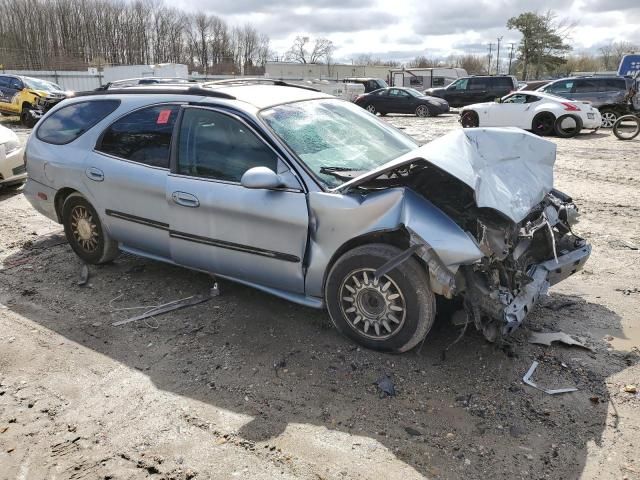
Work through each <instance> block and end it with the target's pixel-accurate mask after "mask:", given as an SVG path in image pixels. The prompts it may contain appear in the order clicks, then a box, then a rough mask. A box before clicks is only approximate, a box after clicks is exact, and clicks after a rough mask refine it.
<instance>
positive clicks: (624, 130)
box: [613, 115, 640, 140]
mask: <svg viewBox="0 0 640 480" xmlns="http://www.w3.org/2000/svg"><path fill="white" fill-rule="evenodd" d="M613 134H614V135H615V136H616V137H617V138H618V139H620V140H633V139H634V138H636V137H637V136H638V135H639V134H640V117H636V116H635V115H624V116H622V117H620V118H618V120H616V123H615V124H614V125H613Z"/></svg>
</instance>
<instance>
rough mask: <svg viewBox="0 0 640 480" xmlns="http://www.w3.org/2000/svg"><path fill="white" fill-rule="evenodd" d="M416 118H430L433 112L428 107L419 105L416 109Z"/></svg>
mask: <svg viewBox="0 0 640 480" xmlns="http://www.w3.org/2000/svg"><path fill="white" fill-rule="evenodd" d="M416 116H417V117H430V116H431V112H430V111H429V107H427V106H426V105H418V106H417V107H416Z"/></svg>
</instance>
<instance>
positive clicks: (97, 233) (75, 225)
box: [62, 193, 118, 264]
mask: <svg viewBox="0 0 640 480" xmlns="http://www.w3.org/2000/svg"><path fill="white" fill-rule="evenodd" d="M62 223H63V225H64V232H65V235H66V237H67V240H68V242H69V245H71V248H72V249H73V251H74V252H76V254H77V255H78V256H79V257H80V258H81V259H82V260H83V261H85V262H86V263H91V264H99V263H107V262H110V261H112V260H113V259H114V258H116V257H117V256H118V244H117V242H115V241H114V240H112V239H111V237H109V235H108V233H107V232H106V231H105V230H104V229H103V228H102V223H101V222H100V218H99V217H98V214H97V212H96V211H95V209H94V208H93V206H92V205H91V204H90V203H89V202H88V201H87V200H86V199H85V198H84V197H83V196H82V195H80V194H78V193H74V194H71V195H69V197H67V199H66V200H65V202H64V205H63V206H62Z"/></svg>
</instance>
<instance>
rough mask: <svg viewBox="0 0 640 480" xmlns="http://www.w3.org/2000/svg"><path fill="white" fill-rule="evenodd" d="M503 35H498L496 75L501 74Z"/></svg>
mask: <svg viewBox="0 0 640 480" xmlns="http://www.w3.org/2000/svg"><path fill="white" fill-rule="evenodd" d="M501 41H502V37H498V51H497V52H496V75H500V42H501Z"/></svg>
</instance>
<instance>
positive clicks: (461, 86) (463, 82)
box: [447, 78, 469, 90]
mask: <svg viewBox="0 0 640 480" xmlns="http://www.w3.org/2000/svg"><path fill="white" fill-rule="evenodd" d="M468 83H469V79H468V78H461V79H460V80H456V81H455V82H453V83H452V84H451V85H449V86H448V87H447V90H466V89H467V85H468Z"/></svg>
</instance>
